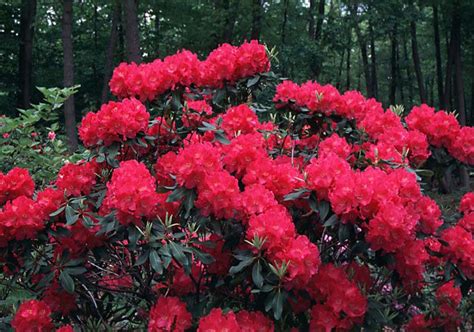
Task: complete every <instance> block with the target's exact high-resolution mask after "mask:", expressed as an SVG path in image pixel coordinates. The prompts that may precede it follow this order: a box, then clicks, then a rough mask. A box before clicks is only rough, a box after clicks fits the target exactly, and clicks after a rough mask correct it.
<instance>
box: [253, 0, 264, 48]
mask: <svg viewBox="0 0 474 332" xmlns="http://www.w3.org/2000/svg"><path fill="white" fill-rule="evenodd" d="M262 6H263V4H262V0H253V2H252V31H251V33H250V39H256V40H259V39H260V33H261V31H262V16H263V8H262Z"/></svg>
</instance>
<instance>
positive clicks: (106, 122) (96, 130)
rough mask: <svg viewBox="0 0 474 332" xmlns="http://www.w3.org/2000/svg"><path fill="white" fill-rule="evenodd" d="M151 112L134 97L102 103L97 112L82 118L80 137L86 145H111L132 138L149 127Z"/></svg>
mask: <svg viewBox="0 0 474 332" xmlns="http://www.w3.org/2000/svg"><path fill="white" fill-rule="evenodd" d="M149 119H150V113H148V112H147V110H146V108H145V106H144V105H143V104H142V103H141V102H140V101H138V100H136V99H134V98H130V99H124V100H122V101H120V102H114V101H111V102H109V103H108V104H104V105H102V107H101V108H100V110H99V111H98V112H97V113H93V112H89V113H87V114H86V116H85V117H84V118H83V119H82V122H81V126H80V127H79V137H80V138H81V140H82V142H83V143H84V145H85V146H95V145H98V144H102V145H106V146H107V145H110V144H112V143H113V142H121V141H125V140H127V139H132V138H135V137H136V136H137V134H138V133H140V132H145V131H146V130H147V128H148V120H149Z"/></svg>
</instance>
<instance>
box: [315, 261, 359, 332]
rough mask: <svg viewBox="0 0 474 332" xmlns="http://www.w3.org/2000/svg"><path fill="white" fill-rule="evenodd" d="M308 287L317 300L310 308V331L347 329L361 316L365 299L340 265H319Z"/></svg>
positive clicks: (357, 321)
mask: <svg viewBox="0 0 474 332" xmlns="http://www.w3.org/2000/svg"><path fill="white" fill-rule="evenodd" d="M309 290H310V292H311V296H312V297H313V298H314V300H315V301H316V304H315V305H314V306H313V307H312V309H311V323H310V329H311V330H312V331H320V330H321V331H322V330H325V331H330V330H333V329H341V330H350V329H351V328H352V326H353V325H354V324H355V323H360V322H361V321H362V320H363V318H364V315H365V313H366V311H367V299H366V298H365V297H364V295H362V292H361V291H360V289H359V288H358V287H357V284H356V283H355V282H353V281H351V280H349V278H348V276H347V275H346V273H345V271H344V270H343V269H342V268H338V267H335V266H334V265H332V264H326V265H323V266H321V267H320V270H319V272H318V274H317V275H316V276H315V277H314V278H313V279H312V280H311V283H310V287H309Z"/></svg>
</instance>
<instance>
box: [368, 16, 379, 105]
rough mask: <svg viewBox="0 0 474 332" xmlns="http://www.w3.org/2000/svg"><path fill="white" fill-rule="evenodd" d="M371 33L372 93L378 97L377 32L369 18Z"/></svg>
mask: <svg viewBox="0 0 474 332" xmlns="http://www.w3.org/2000/svg"><path fill="white" fill-rule="evenodd" d="M369 33H370V81H371V83H372V95H373V96H374V97H375V98H377V95H378V90H379V87H378V83H377V58H376V52H375V33H374V28H373V23H372V22H371V20H369Z"/></svg>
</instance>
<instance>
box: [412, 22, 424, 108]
mask: <svg viewBox="0 0 474 332" xmlns="http://www.w3.org/2000/svg"><path fill="white" fill-rule="evenodd" d="M410 35H411V51H412V57H413V64H414V66H415V74H416V81H417V82H418V92H419V94H420V100H421V102H422V103H426V92H425V85H424V81H423V74H422V71H421V62H420V55H419V52H418V41H417V39H416V21H415V19H414V18H412V19H411V20H410Z"/></svg>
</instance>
